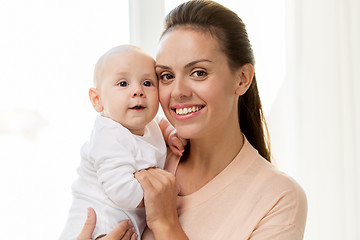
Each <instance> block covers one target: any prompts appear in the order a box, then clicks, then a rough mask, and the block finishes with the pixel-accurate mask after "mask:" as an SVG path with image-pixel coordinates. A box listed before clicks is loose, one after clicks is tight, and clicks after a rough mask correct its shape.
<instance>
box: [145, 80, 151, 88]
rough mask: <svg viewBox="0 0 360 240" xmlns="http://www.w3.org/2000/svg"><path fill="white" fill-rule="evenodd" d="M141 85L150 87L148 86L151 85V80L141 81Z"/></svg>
mask: <svg viewBox="0 0 360 240" xmlns="http://www.w3.org/2000/svg"><path fill="white" fill-rule="evenodd" d="M143 85H144V86H145V87H150V86H152V85H153V84H152V82H151V81H149V80H146V81H144V82H143Z"/></svg>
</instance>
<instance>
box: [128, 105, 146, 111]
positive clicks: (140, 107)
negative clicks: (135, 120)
mask: <svg viewBox="0 0 360 240" xmlns="http://www.w3.org/2000/svg"><path fill="white" fill-rule="evenodd" d="M144 108H145V107H144V106H142V105H136V106H134V107H131V108H130V109H131V110H143V109H144Z"/></svg>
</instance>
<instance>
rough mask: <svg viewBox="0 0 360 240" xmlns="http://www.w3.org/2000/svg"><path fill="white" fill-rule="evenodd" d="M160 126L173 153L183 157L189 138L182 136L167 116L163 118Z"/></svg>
mask: <svg viewBox="0 0 360 240" xmlns="http://www.w3.org/2000/svg"><path fill="white" fill-rule="evenodd" d="M159 126H160V129H161V132H162V134H163V136H164V139H165V142H166V144H167V145H168V146H169V147H170V149H171V151H172V152H173V153H175V154H176V155H178V156H180V157H181V156H182V154H183V152H184V150H185V146H186V144H187V140H186V139H184V138H182V137H180V136H179V135H178V134H177V132H176V130H175V128H174V127H173V126H172V125H171V124H170V123H169V122H168V121H167V120H166V119H165V118H162V119H161V121H160V123H159Z"/></svg>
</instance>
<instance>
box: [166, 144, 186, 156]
mask: <svg viewBox="0 0 360 240" xmlns="http://www.w3.org/2000/svg"><path fill="white" fill-rule="evenodd" d="M169 147H170V149H171V151H172V152H173V153H174V154H176V155H178V156H179V157H181V156H182V155H183V152H184V151H180V150H179V149H178V148H177V147H175V146H169Z"/></svg>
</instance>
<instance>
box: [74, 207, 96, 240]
mask: <svg viewBox="0 0 360 240" xmlns="http://www.w3.org/2000/svg"><path fill="white" fill-rule="evenodd" d="M87 211H88V216H87V218H86V221H85V224H84V227H83V229H82V230H81V232H80V234H79V236H78V237H77V240H90V239H92V233H93V232H94V229H95V226H96V213H95V211H94V209H92V208H88V210H87Z"/></svg>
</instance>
